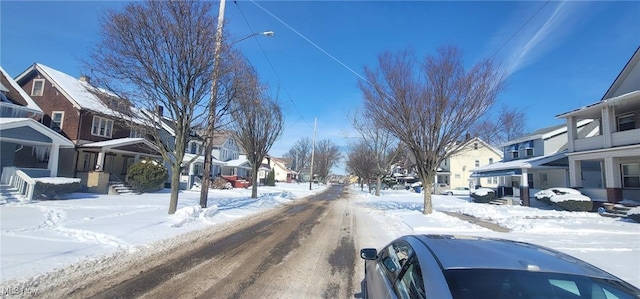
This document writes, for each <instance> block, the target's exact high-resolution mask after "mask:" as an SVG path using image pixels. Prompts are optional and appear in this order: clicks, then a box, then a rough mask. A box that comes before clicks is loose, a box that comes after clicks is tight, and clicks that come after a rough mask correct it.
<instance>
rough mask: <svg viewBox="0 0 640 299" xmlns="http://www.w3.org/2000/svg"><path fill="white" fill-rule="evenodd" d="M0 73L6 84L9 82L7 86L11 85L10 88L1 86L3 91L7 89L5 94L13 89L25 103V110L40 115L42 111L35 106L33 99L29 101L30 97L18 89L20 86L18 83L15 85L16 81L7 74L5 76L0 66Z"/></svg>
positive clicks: (20, 88)
mask: <svg viewBox="0 0 640 299" xmlns="http://www.w3.org/2000/svg"><path fill="white" fill-rule="evenodd" d="M0 72H2V75H3V76H4V77H5V78H6V79H7V82H9V84H10V85H11V87H7V86H4V85H3V86H2V87H4V88H5V89H7V90H6V91H5V90H3V91H5V92H9V91H10V90H9V88H13V89H14V90H16V91H17V92H18V93H19V94H20V96H21V97H22V98H23V99H24V100H25V102H27V106H26V107H27V108H29V109H32V110H35V111H38V112H40V113H42V109H40V106H38V104H36V102H34V101H33V99H31V97H30V96H29V95H28V94H27V93H26V92H25V91H24V89H22V87H20V85H18V83H16V81H15V80H14V79H13V78H11V77H10V76H9V74H7V72H6V71H5V70H4V69H3V68H2V67H1V66H0Z"/></svg>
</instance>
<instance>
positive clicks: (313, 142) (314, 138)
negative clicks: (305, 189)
mask: <svg viewBox="0 0 640 299" xmlns="http://www.w3.org/2000/svg"><path fill="white" fill-rule="evenodd" d="M317 126H318V118H317V117H316V118H314V120H313V138H312V139H311V140H312V141H311V168H310V169H309V190H311V184H313V156H314V155H315V153H316V127H317Z"/></svg>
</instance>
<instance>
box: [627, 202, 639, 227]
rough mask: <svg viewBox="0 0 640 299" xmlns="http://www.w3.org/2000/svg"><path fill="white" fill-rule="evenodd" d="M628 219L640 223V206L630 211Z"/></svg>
mask: <svg viewBox="0 0 640 299" xmlns="http://www.w3.org/2000/svg"><path fill="white" fill-rule="evenodd" d="M627 218H629V219H631V220H633V221H635V222H638V223H640V206H639V207H635V208H632V209H631V210H629V211H628V212H627Z"/></svg>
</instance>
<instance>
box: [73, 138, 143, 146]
mask: <svg viewBox="0 0 640 299" xmlns="http://www.w3.org/2000/svg"><path fill="white" fill-rule="evenodd" d="M140 142H142V143H148V144H151V143H150V142H149V141H148V140H146V139H144V138H130V137H129V138H118V139H112V140H106V141H99V142H92V143H85V144H83V145H82V146H81V147H114V146H123V145H130V144H136V143H140Z"/></svg>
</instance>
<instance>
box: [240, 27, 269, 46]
mask: <svg viewBox="0 0 640 299" xmlns="http://www.w3.org/2000/svg"><path fill="white" fill-rule="evenodd" d="M256 35H264V36H274V35H275V32H273V31H271V30H269V31H264V32H257V33H253V34H249V35H247V36H245V37H243V38H241V39H239V40H237V41H235V42H232V43H231V45H235V44H236V43H239V42H241V41H243V40H245V39H247V38H251V37H254V36H256Z"/></svg>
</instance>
